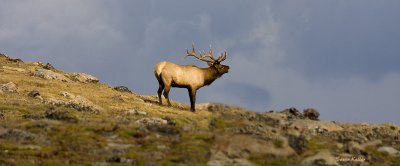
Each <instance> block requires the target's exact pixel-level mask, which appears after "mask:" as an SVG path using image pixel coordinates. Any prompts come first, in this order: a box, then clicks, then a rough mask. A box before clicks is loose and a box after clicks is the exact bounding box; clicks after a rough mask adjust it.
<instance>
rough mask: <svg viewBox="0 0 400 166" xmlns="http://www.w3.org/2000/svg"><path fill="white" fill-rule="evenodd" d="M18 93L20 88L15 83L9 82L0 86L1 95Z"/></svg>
mask: <svg viewBox="0 0 400 166" xmlns="http://www.w3.org/2000/svg"><path fill="white" fill-rule="evenodd" d="M2 92H5V93H17V92H18V87H17V85H15V84H14V83H13V82H9V83H6V84H0V93H2Z"/></svg>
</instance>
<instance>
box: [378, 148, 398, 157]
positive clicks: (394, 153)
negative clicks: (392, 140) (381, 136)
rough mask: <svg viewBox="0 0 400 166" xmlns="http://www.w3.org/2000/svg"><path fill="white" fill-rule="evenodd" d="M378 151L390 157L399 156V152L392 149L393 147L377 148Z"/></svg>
mask: <svg viewBox="0 0 400 166" xmlns="http://www.w3.org/2000/svg"><path fill="white" fill-rule="evenodd" d="M378 151H379V152H384V153H387V154H389V155H392V156H400V151H399V150H397V149H395V148H393V147H390V146H382V147H379V148H378Z"/></svg>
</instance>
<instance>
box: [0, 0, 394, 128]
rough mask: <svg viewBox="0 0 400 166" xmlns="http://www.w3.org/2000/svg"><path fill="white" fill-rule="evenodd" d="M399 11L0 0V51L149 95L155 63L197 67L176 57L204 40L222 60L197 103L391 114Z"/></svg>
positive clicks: (298, 4) (386, 118) (388, 6)
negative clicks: (224, 70) (222, 71)
mask: <svg viewBox="0 0 400 166" xmlns="http://www.w3.org/2000/svg"><path fill="white" fill-rule="evenodd" d="M399 16H400V1H398V0H381V1H375V0H352V1H348V0H335V1H312V0H309V1H302V0H296V1H266V0H260V1H257V0H253V1H243V0H225V1H224V0H218V1H211V0H210V1H182V0H169V1H163V0H159V1H156V0H146V1H135V0H132V1H123V0H113V1H109V0H85V1H82V0H57V1H54V0H35V1H33V0H18V1H11V0H0V52H3V53H6V54H9V55H11V56H12V57H15V58H21V59H23V60H27V61H42V62H44V63H47V62H50V63H51V64H53V65H54V66H55V67H57V68H59V69H62V70H65V71H67V72H85V73H89V74H92V75H94V76H96V77H98V78H99V79H101V81H102V82H105V83H109V84H111V85H113V86H116V85H124V86H127V87H129V88H130V89H131V90H133V91H135V92H138V93H141V94H145V95H155V94H156V90H157V88H158V83H157V81H156V79H155V77H154V74H153V66H154V65H155V64H156V63H158V62H160V61H163V60H168V61H171V62H175V63H179V64H196V65H198V66H202V67H206V66H207V65H206V64H205V63H203V62H199V61H198V60H197V61H196V60H195V59H194V58H186V59H184V58H183V57H184V55H185V49H186V48H190V47H191V43H192V42H195V44H196V46H197V48H198V49H199V50H200V49H201V50H203V49H204V50H206V49H208V45H209V44H211V45H212V46H213V48H214V53H215V54H216V53H219V52H221V51H223V50H225V49H226V50H227V52H228V58H227V60H226V61H225V62H224V64H226V65H229V66H230V68H231V70H230V72H229V73H228V74H226V75H224V76H223V77H221V78H220V79H218V80H216V81H215V82H214V83H213V84H211V85H210V86H208V87H204V88H202V89H200V90H199V91H198V103H201V102H222V103H226V104H232V105H238V106H242V107H246V108H249V109H251V110H254V111H269V110H275V111H280V110H282V109H284V108H287V107H296V108H298V109H299V110H303V109H304V108H308V107H313V108H316V109H317V110H319V111H320V113H321V118H322V119H325V120H335V121H341V122H348V121H350V122H374V123H384V122H391V123H396V124H400V105H398V104H399V103H400V87H399V85H400V65H399V63H400V21H398V18H399ZM170 97H171V98H172V99H174V100H178V101H181V102H185V103H189V97H188V94H187V91H186V90H185V89H176V88H175V89H172V90H171V93H170Z"/></svg>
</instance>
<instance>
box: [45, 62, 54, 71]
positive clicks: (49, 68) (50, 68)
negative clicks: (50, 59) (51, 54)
mask: <svg viewBox="0 0 400 166" xmlns="http://www.w3.org/2000/svg"><path fill="white" fill-rule="evenodd" d="M43 69H47V70H52V71H56V68H54V66H53V65H51V64H50V63H47V64H46V65H45V66H43Z"/></svg>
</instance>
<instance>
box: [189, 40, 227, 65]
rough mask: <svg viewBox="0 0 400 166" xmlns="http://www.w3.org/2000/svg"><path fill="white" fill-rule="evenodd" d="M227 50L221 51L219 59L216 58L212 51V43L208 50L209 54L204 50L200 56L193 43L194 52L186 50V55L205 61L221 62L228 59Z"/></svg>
mask: <svg viewBox="0 0 400 166" xmlns="http://www.w3.org/2000/svg"><path fill="white" fill-rule="evenodd" d="M226 55H227V54H226V51H225V52H224V54H223V53H221V55H220V56H219V57H218V59H214V57H213V53H212V48H211V45H210V50H209V51H208V54H206V53H205V52H204V51H203V52H200V56H198V55H197V54H196V51H195V50H194V43H193V44H192V52H189V50H186V57H188V56H193V57H195V58H197V59H199V60H202V61H204V62H210V63H216V62H218V63H220V62H222V61H224V60H225V59H226ZM206 57H208V58H209V59H205V58H206Z"/></svg>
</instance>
